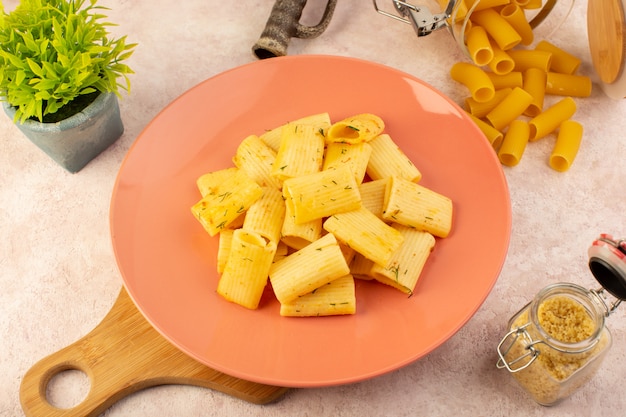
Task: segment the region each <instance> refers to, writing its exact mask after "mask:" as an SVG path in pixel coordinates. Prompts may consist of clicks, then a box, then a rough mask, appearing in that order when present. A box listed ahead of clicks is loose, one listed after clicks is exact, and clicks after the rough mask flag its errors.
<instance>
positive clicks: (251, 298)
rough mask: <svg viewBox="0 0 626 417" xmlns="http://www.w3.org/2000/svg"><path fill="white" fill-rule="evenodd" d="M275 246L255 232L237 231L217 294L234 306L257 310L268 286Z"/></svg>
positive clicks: (234, 234)
mask: <svg viewBox="0 0 626 417" xmlns="http://www.w3.org/2000/svg"><path fill="white" fill-rule="evenodd" d="M275 253H276V244H275V243H274V242H271V241H270V242H268V241H266V240H265V239H264V238H263V236H261V235H259V234H258V233H254V232H249V231H246V230H244V229H237V230H235V231H234V233H233V239H232V243H231V247H230V252H229V255H228V261H227V262H226V266H225V268H224V273H223V274H222V276H221V277H220V279H219V282H218V284H217V293H218V294H219V295H221V296H222V297H224V298H225V299H227V300H228V301H232V302H233V303H236V304H239V305H241V306H243V307H246V308H249V309H252V310H254V309H256V308H257V307H258V306H259V301H260V300H261V296H262V295H263V290H264V289H265V286H266V285H267V279H268V274H269V270H270V267H271V265H272V260H273V259H274V255H275Z"/></svg>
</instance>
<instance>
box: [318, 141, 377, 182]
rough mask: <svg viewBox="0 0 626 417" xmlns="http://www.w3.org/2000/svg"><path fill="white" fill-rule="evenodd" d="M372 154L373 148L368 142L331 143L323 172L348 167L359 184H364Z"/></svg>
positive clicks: (325, 156)
mask: <svg viewBox="0 0 626 417" xmlns="http://www.w3.org/2000/svg"><path fill="white" fill-rule="evenodd" d="M371 154H372V147H371V145H370V144H369V143H367V142H361V143H355V144H349V143H329V144H328V145H327V146H326V153H325V154H324V165H322V170H323V171H325V170H327V169H336V168H339V167H341V166H344V165H347V166H349V167H350V169H351V170H352V172H353V173H354V179H355V181H356V182H357V184H360V183H362V182H363V178H364V177H365V171H366V169H367V164H368V162H369V159H370V155H371Z"/></svg>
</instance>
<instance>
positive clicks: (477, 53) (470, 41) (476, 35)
mask: <svg viewBox="0 0 626 417" xmlns="http://www.w3.org/2000/svg"><path fill="white" fill-rule="evenodd" d="M481 3H482V2H481ZM465 43H466V45H467V50H468V52H469V54H470V58H471V59H472V61H473V62H474V64H476V65H478V66H481V67H482V66H483V65H487V64H488V63H489V62H490V61H491V60H492V59H493V48H492V47H491V43H490V42H489V37H488V36H487V32H485V29H483V27H482V26H473V27H472V28H470V29H469V30H468V31H467V35H466V37H465Z"/></svg>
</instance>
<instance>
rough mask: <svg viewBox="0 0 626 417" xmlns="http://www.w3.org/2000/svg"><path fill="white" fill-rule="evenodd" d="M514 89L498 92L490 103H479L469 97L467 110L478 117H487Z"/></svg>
mask: <svg viewBox="0 0 626 417" xmlns="http://www.w3.org/2000/svg"><path fill="white" fill-rule="evenodd" d="M511 91H513V89H511V88H503V89H501V90H496V92H495V94H494V95H493V98H492V99H491V100H489V101H484V102H482V103H481V102H478V101H476V100H474V99H473V98H471V97H467V98H466V99H465V110H466V111H467V112H468V113H470V114H472V115H474V116H476V117H478V118H481V117H485V116H486V115H487V114H488V113H489V112H490V111H491V110H493V108H494V107H496V106H497V105H498V104H500V102H501V101H502V100H504V98H505V97H506V96H508V95H509V94H510V93H511Z"/></svg>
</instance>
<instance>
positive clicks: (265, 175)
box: [233, 135, 282, 189]
mask: <svg viewBox="0 0 626 417" xmlns="http://www.w3.org/2000/svg"><path fill="white" fill-rule="evenodd" d="M275 161H276V152H274V150H273V149H272V148H270V147H269V146H267V145H266V144H265V143H264V142H263V141H262V140H261V139H260V138H259V137H258V136H256V135H251V136H248V137H247V138H245V139H244V140H243V141H242V142H241V143H240V144H239V146H238V147H237V153H236V154H235V156H234V157H233V163H234V164H235V166H236V167H237V168H239V169H241V170H242V171H243V172H245V173H246V174H248V176H249V177H250V178H252V179H253V180H254V181H256V183H257V184H259V185H260V186H268V187H274V188H275V189H280V188H281V187H282V183H281V181H280V179H278V178H276V177H275V176H273V175H272V167H273V165H274V162H275Z"/></svg>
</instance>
